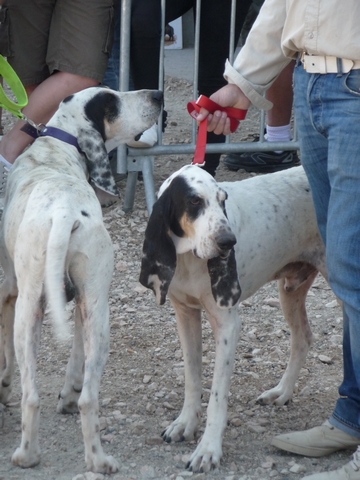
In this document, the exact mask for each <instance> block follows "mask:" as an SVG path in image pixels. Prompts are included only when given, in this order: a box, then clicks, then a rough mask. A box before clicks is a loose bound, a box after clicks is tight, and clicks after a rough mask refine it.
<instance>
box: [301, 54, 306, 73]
mask: <svg viewBox="0 0 360 480" xmlns="http://www.w3.org/2000/svg"><path fill="white" fill-rule="evenodd" d="M305 55H306V52H305V51H304V50H303V51H302V52H301V55H300V62H301V63H302V64H303V67H304V70H306V64H305Z"/></svg>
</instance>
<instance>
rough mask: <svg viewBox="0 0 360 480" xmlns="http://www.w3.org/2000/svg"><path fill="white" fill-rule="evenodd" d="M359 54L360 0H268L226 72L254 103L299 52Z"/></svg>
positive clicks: (265, 104) (264, 105) (260, 103)
mask: <svg viewBox="0 0 360 480" xmlns="http://www.w3.org/2000/svg"><path fill="white" fill-rule="evenodd" d="M303 51H305V52H306V53H309V54H315V55H332V56H335V57H339V58H347V59H350V60H360V0H266V1H265V3H264V5H263V7H262V8H261V10H260V13H259V15H258V17H257V19H256V21H255V23H254V26H253V28H252V29H251V31H250V33H249V36H248V38H247V41H246V43H245V45H244V47H243V48H242V49H241V51H240V53H239V54H238V56H237V57H236V59H235V61H234V65H233V66H231V65H230V63H229V61H227V62H226V66H225V73H224V76H225V78H226V80H227V81H228V82H229V83H234V84H236V85H238V86H239V87H240V88H241V90H242V91H243V92H244V94H245V95H246V96H247V97H248V98H249V100H250V101H251V102H252V103H253V104H254V105H256V106H257V107H258V108H261V109H265V110H268V109H269V108H271V106H272V104H271V103H270V102H269V101H267V100H266V99H265V98H264V97H263V94H264V92H265V91H266V90H267V89H268V88H269V87H270V85H271V84H272V83H273V81H274V80H275V79H276V77H277V76H278V75H279V73H280V72H281V70H282V69H283V68H284V67H285V66H286V65H287V64H288V63H289V62H290V60H291V59H295V58H296V56H297V53H298V52H303Z"/></svg>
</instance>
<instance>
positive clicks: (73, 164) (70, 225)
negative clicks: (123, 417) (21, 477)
mask: <svg viewBox="0 0 360 480" xmlns="http://www.w3.org/2000/svg"><path fill="white" fill-rule="evenodd" d="M162 101H163V94H162V92H160V91H152V90H141V91H137V92H124V93H120V92H115V91H113V90H110V89H107V88H102V87H94V88H88V89H86V90H83V91H81V92H79V93H76V94H75V95H72V96H70V97H68V98H66V99H65V100H64V101H63V102H62V103H61V104H60V106H59V109H58V110H57V112H56V113H55V114H54V116H53V117H52V118H51V119H50V121H49V122H48V124H47V125H46V126H45V128H43V129H42V130H41V132H40V134H39V135H40V136H39V138H37V139H36V140H35V142H34V143H33V144H32V145H31V146H30V147H29V148H28V149H27V150H26V151H24V153H23V154H22V155H20V156H19V157H18V158H17V160H16V162H15V164H14V165H13V167H12V169H11V170H10V174H9V178H8V182H7V190H6V196H5V206H4V211H3V216H2V223H1V230H0V261H1V264H2V267H3V269H4V274H5V280H4V282H3V284H2V286H1V288H0V312H1V330H0V403H2V404H6V403H7V402H8V400H9V396H10V393H11V387H12V381H13V378H12V377H13V371H14V355H15V353H16V358H17V361H18V363H19V367H20V374H21V388H22V403H21V408H22V438H21V444H20V447H19V448H17V449H16V451H15V453H14V454H13V456H12V462H13V463H14V464H15V465H19V466H20V467H23V468H27V467H32V466H34V465H37V464H38V463H39V462H40V447H39V413H40V399H39V395H38V391H37V387H36V354H37V351H38V348H39V343H40V332H41V323H42V319H43V316H44V311H45V306H46V303H48V304H49V307H50V311H51V316H52V320H53V323H54V326H55V330H56V332H57V333H58V334H59V335H60V336H61V337H66V335H67V333H68V328H67V324H66V321H65V318H66V316H65V308H64V307H65V303H66V301H69V300H71V299H74V300H75V331H74V339H73V348H72V351H71V355H70V359H69V363H68V366H67V370H66V376H65V384H64V387H63V389H62V390H61V392H60V395H59V403H58V407H57V410H58V412H60V413H73V412H76V411H80V414H81V423H82V431H83V437H84V444H85V461H86V466H87V469H88V470H92V471H93V472H101V473H112V472H115V471H117V469H118V463H117V461H116V460H115V459H114V458H113V457H111V456H107V455H106V454H105V453H104V451H103V448H102V445H101V441H100V425H99V418H98V413H99V402H98V393H99V384H100V379H101V375H102V371H103V368H104V366H105V363H106V360H107V356H108V350H109V306H108V294H109V288H110V282H111V278H112V273H113V248H112V244H111V240H110V236H109V234H108V232H107V230H106V228H105V226H104V224H103V218H102V211H101V206H100V203H99V201H98V199H97V197H96V195H95V192H94V189H93V186H94V187H96V188H98V189H99V190H101V191H103V192H104V193H106V194H107V195H109V196H110V197H112V198H115V197H116V196H117V195H118V193H119V192H118V189H117V186H116V183H115V181H114V178H113V175H112V172H111V168H110V165H109V160H108V155H107V147H108V148H109V150H110V149H111V148H113V147H114V146H116V145H119V144H121V143H127V142H128V141H131V140H133V139H134V138H135V139H136V138H138V136H139V135H141V133H142V132H143V131H144V130H146V129H147V128H149V127H150V126H151V125H153V124H154V123H155V122H156V120H157V118H158V116H159V114H160V111H161V107H162ZM109 144H111V146H109ZM15 305H16V310H15ZM14 345H15V351H14Z"/></svg>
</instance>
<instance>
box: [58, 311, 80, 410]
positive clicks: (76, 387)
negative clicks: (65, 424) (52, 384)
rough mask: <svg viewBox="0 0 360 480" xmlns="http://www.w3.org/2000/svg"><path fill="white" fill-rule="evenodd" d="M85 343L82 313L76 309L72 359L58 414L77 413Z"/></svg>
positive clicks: (60, 397)
mask: <svg viewBox="0 0 360 480" xmlns="http://www.w3.org/2000/svg"><path fill="white" fill-rule="evenodd" d="M83 368H84V342H83V335H82V325H81V312H80V309H79V307H78V305H77V306H76V307H75V331H74V340H73V345H72V349H71V354H70V359H69V362H68V365H67V367H66V375H65V384H64V387H63V389H62V390H61V392H60V394H59V403H58V406H57V409H56V410H57V412H58V413H76V412H78V411H79V407H78V400H79V397H80V393H81V390H82V385H83V379H84V371H83Z"/></svg>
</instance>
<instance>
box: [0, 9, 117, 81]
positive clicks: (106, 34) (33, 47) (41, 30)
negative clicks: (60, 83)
mask: <svg viewBox="0 0 360 480" xmlns="http://www.w3.org/2000/svg"><path fill="white" fill-rule="evenodd" d="M115 1H116V0H115ZM6 7H7V12H6V21H7V22H8V29H7V35H8V51H7V52H6V53H7V55H6V56H7V59H8V61H9V63H10V64H11V66H12V67H13V68H14V70H15V71H16V73H17V74H18V76H19V77H20V79H21V81H22V82H23V84H24V85H25V86H27V85H33V84H38V83H41V82H42V81H44V80H45V79H46V78H48V77H49V76H50V75H51V74H52V73H53V72H55V71H62V72H67V73H73V74H76V75H81V76H84V77H88V78H91V79H93V80H96V81H98V82H99V83H100V82H101V81H102V79H103V77H104V73H105V70H106V67H107V63H108V59H109V55H110V52H111V46H112V42H113V26H114V0H7V1H6V4H5V8H6ZM1 53H3V52H1ZM3 54H4V53H3Z"/></svg>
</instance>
